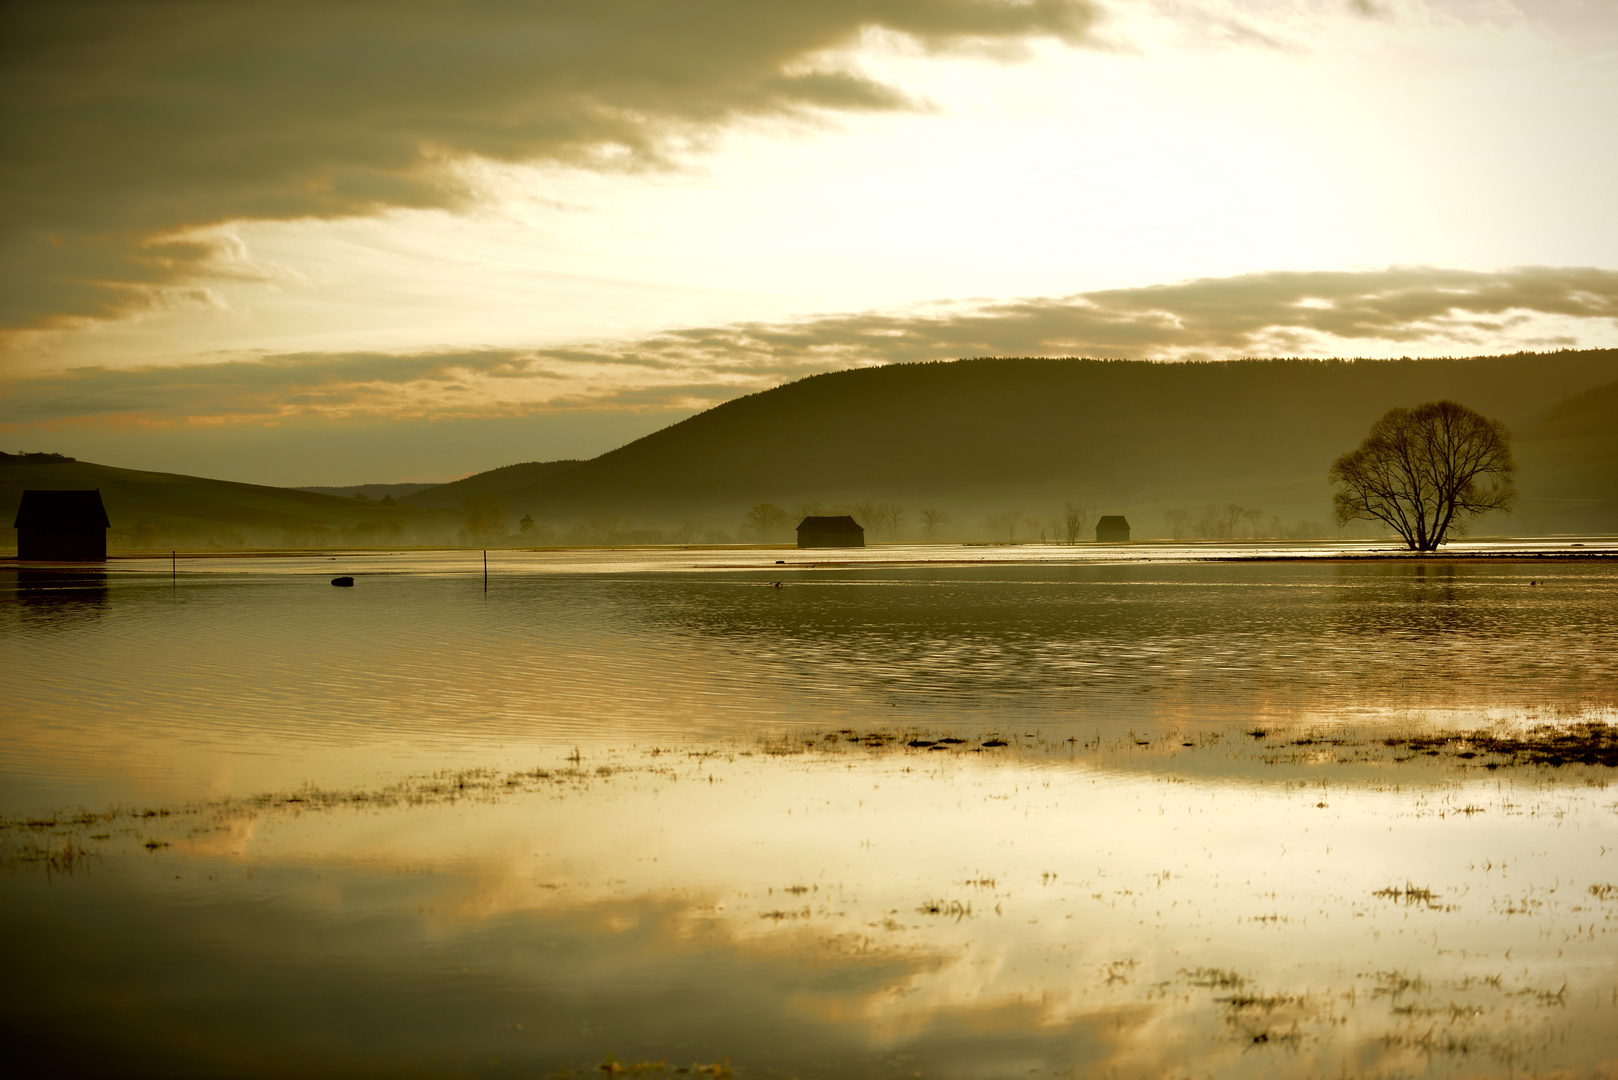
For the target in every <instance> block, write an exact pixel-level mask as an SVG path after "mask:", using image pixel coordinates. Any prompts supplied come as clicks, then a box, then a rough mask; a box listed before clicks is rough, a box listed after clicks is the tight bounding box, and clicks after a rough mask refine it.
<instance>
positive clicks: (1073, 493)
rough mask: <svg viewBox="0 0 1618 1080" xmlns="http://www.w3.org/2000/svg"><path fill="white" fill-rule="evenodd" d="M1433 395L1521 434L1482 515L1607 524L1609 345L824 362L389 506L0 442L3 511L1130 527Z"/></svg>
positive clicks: (1322, 464)
mask: <svg viewBox="0 0 1618 1080" xmlns="http://www.w3.org/2000/svg"><path fill="white" fill-rule="evenodd" d="M1441 397H1449V398H1453V399H1455V400H1457V401H1460V402H1462V403H1464V404H1467V405H1469V406H1471V407H1473V408H1475V409H1477V410H1479V411H1480V412H1483V413H1485V414H1486V415H1489V416H1494V417H1498V418H1500V419H1502V420H1504V421H1505V422H1506V424H1507V425H1508V426H1509V427H1510V428H1511V429H1512V431H1513V434H1514V437H1515V441H1514V445H1515V451H1516V455H1517V458H1518V461H1519V462H1520V463H1521V466H1522V472H1521V475H1520V476H1519V479H1518V487H1519V490H1520V491H1521V494H1522V499H1521V505H1520V509H1519V513H1518V515H1517V516H1516V517H1514V518H1510V519H1505V520H1503V521H1497V522H1492V523H1485V525H1484V526H1483V528H1482V529H1481V531H1484V532H1490V531H1501V530H1505V531H1510V532H1514V533H1524V534H1530V533H1534V532H1540V533H1554V532H1618V350H1614V349H1605V350H1585V351H1563V352H1555V353H1518V354H1514V355H1510V356H1495V357H1476V358H1470V359H1445V360H1388V361H1384V360H1354V361H1348V360H1245V361H1230V362H1221V363H1205V364H1159V363H1145V362H1136V361H1124V360H1050V359H1005V360H1001V359H977V360H962V361H954V362H940V363H930V364H905V365H892V366H888V367H879V368H866V369H859V370H854V371H843V372H833V373H829V374H824V375H815V376H811V377H809V378H806V379H801V380H798V381H796V382H793V383H788V384H786V385H783V386H779V387H776V388H774V389H772V390H766V391H763V392H760V393H756V394H751V395H748V396H746V397H742V398H738V399H736V400H733V401H730V402H726V403H725V404H722V405H719V406H716V407H714V408H712V409H709V410H708V411H706V412H703V413H700V414H698V415H697V416H693V417H691V418H690V419H688V420H685V421H682V422H681V423H678V424H674V425H672V426H670V427H667V428H664V429H662V430H660V431H657V432H654V433H653V434H651V435H648V436H646V437H644V438H641V439H637V440H635V441H634V442H632V443H629V444H627V445H625V446H622V447H619V448H618V449H616V450H613V451H611V452H610V453H607V454H603V455H601V456H600V457H597V458H594V459H591V460H589V461H582V462H581V461H571V460H567V461H549V462H523V463H520V464H515V465H508V466H504V467H502V468H498V469H491V470H488V471H487V472H483V473H478V474H476V475H474V476H469V477H466V478H464V479H461V480H457V481H454V482H452V483H449V484H440V485H435V486H431V487H427V488H423V489H421V490H416V491H412V492H410V493H408V494H405V495H403V496H398V495H394V496H393V499H394V505H391V506H390V505H384V504H383V503H381V502H380V501H379V500H378V499H377V498H374V497H368V498H363V499H362V498H354V497H352V495H353V494H361V495H368V494H369V493H370V492H371V491H372V489H375V490H376V491H378V492H382V493H383V494H387V493H388V492H389V491H391V490H393V489H395V488H397V487H400V486H401V485H354V486H352V487H350V488H342V489H336V490H338V491H342V492H344V493H345V494H346V495H347V496H348V497H338V496H337V495H334V494H327V493H325V492H323V491H308V490H299V489H291V488H273V487H265V486H261V485H254V484H237V483H233V482H230V481H224V480H208V479H203V478H199V477H190V476H182V475H178V474H172V473H149V472H139V471H136V470H129V469H118V468H113V467H111V466H106V465H95V464H91V463H87V462H76V461H74V460H73V459H72V458H69V457H65V456H63V455H60V454H48V453H30V454H5V453H0V515H11V514H14V513H15V510H16V505H17V501H18V499H19V498H20V496H21V492H22V491H23V490H24V489H26V488H28V487H40V488H73V487H86V488H89V487H99V488H100V489H101V490H102V492H103V496H104V498H105V499H106V503H107V508H108V512H109V514H110V515H111V517H112V519H113V523H114V534H115V535H114V537H113V538H112V546H114V547H118V546H121V544H120V538H119V530H123V533H122V541H123V543H124V544H128V545H133V546H145V547H156V546H160V545H163V544H177V545H179V546H189V545H200V544H217V545H219V546H225V547H229V546H239V545H241V544H243V543H247V544H253V545H273V544H289V545H294V546H329V545H342V544H349V545H354V546H371V545H386V544H409V543H426V544H442V543H457V542H468V540H467V537H468V536H469V535H471V534H470V533H469V532H468V531H467V530H468V529H469V528H470V527H471V525H472V523H471V521H470V520H469V519H468V517H467V516H466V511H469V510H470V509H472V508H473V507H474V506H476V505H477V504H478V502H479V497H480V496H486V497H488V498H489V499H492V500H494V501H495V502H497V503H499V504H501V508H502V510H503V511H504V512H505V514H506V515H508V518H507V520H508V524H511V525H514V524H516V519H517V518H518V517H520V516H521V515H523V514H531V515H533V517H534V518H535V521H536V523H537V524H538V525H539V526H540V528H539V529H537V530H535V531H534V532H532V533H528V534H525V535H526V536H528V537H530V538H537V537H540V536H551V537H553V538H554V537H563V538H565V537H567V536H571V535H573V534H574V533H573V527H577V526H580V525H581V523H601V527H599V528H595V527H592V528H590V529H585V530H584V531H583V532H581V533H579V535H580V536H586V535H594V536H602V535H612V536H618V537H623V538H626V539H625V541H624V542H631V541H630V538H633V537H636V536H642V537H648V538H653V537H657V536H665V537H669V536H673V537H678V536H686V537H691V536H700V535H710V534H711V535H725V536H730V535H733V532H734V531H735V530H738V529H739V528H740V526H741V524H742V521H743V518H744V515H745V514H746V513H747V511H748V509H749V508H750V507H752V506H754V505H755V504H758V503H763V502H770V503H774V504H776V505H777V506H780V507H782V508H783V509H785V510H786V511H787V512H788V515H789V516H790V515H791V514H795V513H797V512H799V511H800V510H804V511H808V510H810V509H812V508H813V507H814V506H815V504H819V506H820V507H822V508H823V509H824V510H826V511H832V510H834V508H837V507H843V508H844V509H842V510H836V512H838V513H841V512H845V510H846V509H848V508H853V507H856V506H858V505H860V504H861V503H866V504H875V503H883V502H885V503H890V504H893V505H898V506H903V507H906V508H908V510H909V512H910V518H909V520H910V522H911V523H912V526H914V524H915V522H916V521H917V515H919V513H920V510H921V509H922V508H923V507H929V506H931V507H938V508H941V509H942V510H944V511H945V512H947V513H949V514H951V515H953V517H954V519H955V522H956V523H957V526H958V527H957V529H956V530H955V532H956V533H958V534H963V535H967V536H971V535H973V534H975V533H976V534H981V532H982V530H981V526H982V524H983V522H984V520H985V519H986V518H987V517H988V516H990V515H1002V514H1004V513H1005V512H1007V511H1013V510H1015V511H1019V512H1025V513H1027V514H1029V515H1040V516H1042V517H1043V519H1045V520H1049V518H1050V517H1051V516H1053V515H1055V514H1057V513H1058V512H1059V510H1060V508H1061V506H1062V504H1063V503H1064V502H1065V501H1073V502H1076V503H1081V504H1083V505H1085V506H1088V507H1090V508H1091V509H1092V510H1094V511H1096V512H1102V513H1124V514H1127V515H1128V516H1129V519H1130V523H1131V525H1132V527H1133V529H1134V532H1135V535H1136V537H1137V538H1147V537H1153V536H1161V535H1164V532H1165V526H1164V522H1165V513H1166V512H1168V511H1171V510H1174V509H1189V510H1192V511H1196V510H1198V509H1200V508H1202V507H1204V506H1209V505H1219V506H1224V505H1226V504H1239V505H1240V506H1241V507H1252V508H1260V509H1262V510H1263V511H1264V514H1265V515H1266V516H1269V515H1276V516H1280V517H1282V518H1285V519H1296V520H1299V521H1313V522H1316V523H1320V522H1326V521H1329V514H1330V491H1331V489H1330V485H1329V484H1328V483H1327V481H1326V469H1327V468H1328V467H1329V465H1330V463H1331V461H1332V459H1333V458H1335V457H1336V456H1337V455H1338V454H1340V453H1342V452H1343V451H1345V450H1348V449H1352V448H1353V447H1354V446H1356V445H1358V443H1359V441H1360V440H1361V439H1363V438H1364V436H1365V433H1366V431H1367V430H1368V429H1369V427H1370V425H1371V423H1372V422H1373V421H1374V420H1375V419H1376V418H1377V417H1379V416H1381V415H1382V413H1384V412H1385V411H1386V410H1387V409H1389V408H1392V407H1394V406H1396V405H1412V404H1416V403H1419V402H1422V401H1430V400H1433V399H1436V398H1441ZM402 486H404V487H409V486H410V485H402ZM3 524H4V525H6V526H9V524H10V517H9V516H7V517H5V519H4V522H3ZM463 526H465V527H464V528H463ZM686 526H691V527H690V528H687V527H686ZM714 526H716V527H717V528H709V527H714ZM547 529H548V530H549V532H547V531H546V530H547ZM912 532H914V528H912ZM1024 535H1025V536H1026V535H1027V534H1026V533H1025V534H1024ZM1310 535H1319V534H1318V533H1312V534H1310ZM500 540H501V538H500V537H498V536H496V537H492V538H491V539H490V540H488V541H486V542H499V541H500ZM543 542H550V541H543ZM577 542H587V541H585V540H579V541H577ZM642 542H653V541H652V540H646V541H642Z"/></svg>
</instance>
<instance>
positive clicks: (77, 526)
mask: <svg viewBox="0 0 1618 1080" xmlns="http://www.w3.org/2000/svg"><path fill="white" fill-rule="evenodd" d="M111 525H112V522H111V521H109V520H107V508H106V507H105V506H103V505H102V503H101V491H100V489H99V488H97V489H95V490H93V491H25V492H23V493H22V503H21V504H20V505H19V506H18V507H17V520H16V522H15V528H16V530H17V558H19V559H26V560H30V561H37V562H106V560H107V529H108V528H110V527H111Z"/></svg>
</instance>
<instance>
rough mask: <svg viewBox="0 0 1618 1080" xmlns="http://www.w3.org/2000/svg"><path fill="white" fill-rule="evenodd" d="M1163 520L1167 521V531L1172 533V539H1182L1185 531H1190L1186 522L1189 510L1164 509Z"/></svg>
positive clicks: (1189, 517) (1188, 520) (1189, 518)
mask: <svg viewBox="0 0 1618 1080" xmlns="http://www.w3.org/2000/svg"><path fill="white" fill-rule="evenodd" d="M1163 520H1165V521H1167V522H1168V523H1169V532H1171V533H1173V534H1174V539H1176V540H1184V539H1185V537H1186V533H1187V532H1188V531H1190V526H1189V524H1188V523H1189V522H1190V520H1191V511H1189V510H1165V511H1163Z"/></svg>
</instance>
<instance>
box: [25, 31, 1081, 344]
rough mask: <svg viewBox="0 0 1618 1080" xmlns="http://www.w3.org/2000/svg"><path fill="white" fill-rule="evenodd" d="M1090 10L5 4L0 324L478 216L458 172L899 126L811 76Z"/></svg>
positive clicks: (99, 305)
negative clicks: (738, 130) (886, 43)
mask: <svg viewBox="0 0 1618 1080" xmlns="http://www.w3.org/2000/svg"><path fill="white" fill-rule="evenodd" d="M1096 18H1097V14H1096V9H1095V7H1094V6H1093V4H1092V2H1091V0H1026V2H1006V0H815V2H813V3H804V2H801V0H681V2H679V3H668V2H665V0H590V2H589V3H578V2H577V0H480V2H477V3H459V2H448V0H389V2H388V3H385V4H378V3H375V2H355V0H346V2H345V0H311V2H303V3H300V2H296V0H232V2H231V3H213V2H210V0H143V2H141V3H129V2H128V0H16V2H9V3H5V4H0V267H4V269H5V271H6V280H7V282H8V287H7V289H5V290H4V291H3V292H0V327H19V326H34V325H45V324H49V323H51V322H52V321H54V320H60V319H62V318H64V317H104V316H113V315H117V314H120V313H123V312H126V311H128V310H130V309H132V308H137V307H140V306H142V305H143V304H146V303H148V302H150V300H151V298H152V295H153V290H154V289H157V288H159V287H161V286H164V285H171V284H175V283H180V282H185V281H187V280H190V279H192V278H193V277H195V276H196V275H198V274H200V273H203V272H205V271H206V270H207V269H208V266H209V262H210V259H211V257H212V256H213V254H214V252H213V251H212V250H211V248H210V247H209V246H208V245H207V244H199V243H195V242H187V241H184V240H179V239H176V238H175V234H176V233H178V232H180V231H182V230H185V229H187V228H195V227H199V226H206V225H210V224H216V223H219V222H223V221H229V220H239V219H277V220H284V219H293V218H305V217H317V218H337V217H345V216H354V215H365V214H372V213H376V212H380V211H383V210H387V209H392V208H400V207H442V208H453V207H457V206H461V205H464V204H465V203H467V202H468V201H469V200H471V199H472V198H473V197H474V193H473V192H472V191H471V190H470V189H469V188H468V186H467V184H466V182H465V180H464V175H463V173H461V172H460V171H459V170H457V169H456V168H455V167H454V166H455V165H456V163H458V162H460V161H464V160H466V159H470V158H483V159H488V160H497V161H552V162H565V163H569V164H574V165H583V166H587V167H598V168H615V169H622V168H646V167H658V166H660V165H663V164H666V163H667V160H668V155H669V153H670V148H671V146H673V145H674V144H675V143H676V142H687V143H688V142H690V141H692V140H700V139H702V138H703V137H704V136H706V135H708V134H711V133H712V132H714V131H716V130H718V129H720V128H722V127H723V126H725V125H727V124H730V123H732V122H734V121H736V120H738V119H741V118H759V117H765V118H768V117H786V116H794V115H803V114H806V113H814V112H822V113H824V112H828V111H830V112H846V111H853V110H878V109H897V108H905V107H907V106H908V105H909V104H910V102H909V101H908V98H907V96H906V94H905V93H904V91H903V90H902V89H900V88H897V87H894V86H890V85H886V84H884V83H881V82H878V81H875V80H873V79H871V78H869V77H865V76H862V75H859V74H855V73H851V72H849V71H847V70H841V69H839V68H838V67H837V66H836V65H834V64H828V63H825V62H823V61H822V58H823V57H824V56H825V55H826V54H827V53H828V52H829V51H831V50H835V49H838V48H843V47H847V46H849V45H851V44H853V43H854V42H856V41H857V40H858V38H859V36H860V34H861V33H862V32H864V31H867V30H870V29H884V30H887V31H890V32H893V33H897V34H900V35H904V36H907V37H908V38H910V39H912V40H914V41H916V42H919V43H920V44H921V45H923V46H924V47H926V48H929V49H934V50H947V49H954V48H965V47H974V46H982V45H985V44H989V45H994V44H998V45H1002V46H1004V45H1014V44H1016V43H1018V42H1022V41H1025V40H1029V39H1031V38H1035V37H1054V38H1058V39H1061V40H1064V41H1068V42H1072V43H1081V42H1084V41H1086V40H1087V39H1088V36H1089V34H1090V32H1091V27H1092V24H1093V23H1094V22H1095V20H1096Z"/></svg>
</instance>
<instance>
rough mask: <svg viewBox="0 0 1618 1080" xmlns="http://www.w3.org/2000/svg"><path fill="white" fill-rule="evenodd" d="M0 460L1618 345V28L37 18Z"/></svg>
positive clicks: (2, 319)
mask: <svg viewBox="0 0 1618 1080" xmlns="http://www.w3.org/2000/svg"><path fill="white" fill-rule="evenodd" d="M0 56H3V58H4V59H3V67H0V79H3V80H4V81H3V83H0V91H3V92H0V132H3V135H0V137H3V139H4V147H5V148H4V152H3V154H0V194H3V196H4V197H3V198H0V265H3V269H4V289H3V290H0V439H3V440H4V442H5V443H7V444H10V445H7V446H6V447H5V448H6V449H52V450H58V451H60V452H64V453H70V454H76V455H78V456H80V457H86V458H90V459H93V460H101V461H105V462H107V463H110V464H122V465H131V466H142V467H156V468H166V469H174V470H177V471H186V472H200V473H205V474H209V475H219V476H226V477H229V478H234V479H251V480H257V481H261V482H269V483H287V484H297V483H357V482H361V481H372V482H380V481H390V480H405V479H440V478H447V477H449V476H453V475H459V474H464V473H466V472H470V471H473V470H476V469H482V468H489V467H493V466H496V465H501V464H506V463H509V462H511V461H517V460H528V459H544V458H552V457H564V456H567V457H573V456H589V455H593V454H595V453H599V452H601V451H604V450H606V449H610V448H611V447H612V446H615V445H618V444H619V443H621V442H623V441H625V440H626V439H628V438H632V437H635V436H636V435H639V434H643V433H645V432H647V431H650V430H653V429H655V428H657V427H660V426H662V425H663V424H665V423H668V422H670V421H671V420H674V419H678V418H680V417H682V416H684V415H688V414H689V413H690V412H691V411H694V410H696V409H700V408H704V407H707V406H708V405H711V404H713V403H716V402H718V401H722V400H725V399H727V398H730V397H734V396H736V395H737V394H741V393H747V392H751V391H753V390H757V389H761V388H764V387H768V386H772V385H775V384H777V383H779V382H781V381H784V380H788V379H792V378H797V377H799V376H802V375H805V374H809V373H811V372H815V371H824V370H828V369H833V368H840V367H849V366H855V365H863V364H876V363H886V362H894V361H910V360H927V359H949V358H953V357H959V356H981V355H1053V356H1060V355H1088V356H1127V357H1136V358H1146V359H1163V360H1174V359H1189V358H1220V357H1231V356H1242V355H1306V356H1308V355H1314V356H1329V355H1343V356H1400V355H1412V356H1423V355H1469V354H1477V353H1493V352H1505V351H1516V350H1518V349H1554V348H1562V347H1582V346H1610V345H1615V344H1618V332H1615V329H1618V327H1615V319H1618V250H1615V248H1618V200H1614V199H1613V198H1612V195H1611V191H1612V185H1613V177H1614V175H1615V172H1618V170H1615V169H1614V165H1615V164H1618V130H1615V129H1618V6H1615V5H1614V4H1612V3H1610V2H1609V0H1534V2H1533V3H1528V2H1526V0H1524V2H1522V3H1512V2H1507V0H1476V2H1474V0H1273V2H1262V0H1210V2H1205V3H1203V2H1193V0H1185V2H1176V0H1134V2H1125V0H1032V2H1018V0H815V2H813V3H810V2H805V0H797V2H776V3H771V2H767V0H685V2H679V3H674V2H661V3H659V2H647V0H591V2H589V3H579V2H573V3H546V2H522V3H516V2H501V0H483V2H451V0H394V2H390V3H387V4H378V3H341V2H330V0H327V2H321V3H310V4H296V3H288V2H286V0H276V2H265V3H254V2H251V0H242V2H235V3H231V4H214V3H165V2H162V0H146V2H143V3H140V4H128V3H119V2H106V3H94V2H83V3H79V2H62V0H51V2H45V3H30V2H20V3H12V4H7V5H4V6H3V7H0Z"/></svg>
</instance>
